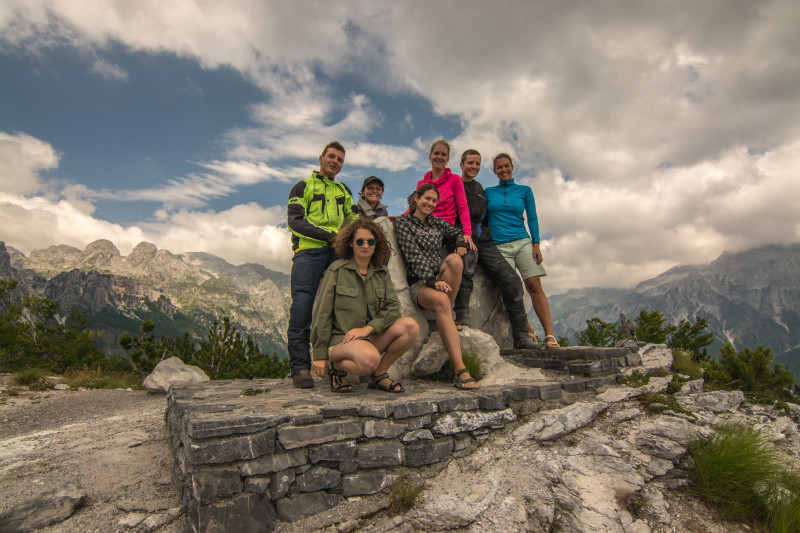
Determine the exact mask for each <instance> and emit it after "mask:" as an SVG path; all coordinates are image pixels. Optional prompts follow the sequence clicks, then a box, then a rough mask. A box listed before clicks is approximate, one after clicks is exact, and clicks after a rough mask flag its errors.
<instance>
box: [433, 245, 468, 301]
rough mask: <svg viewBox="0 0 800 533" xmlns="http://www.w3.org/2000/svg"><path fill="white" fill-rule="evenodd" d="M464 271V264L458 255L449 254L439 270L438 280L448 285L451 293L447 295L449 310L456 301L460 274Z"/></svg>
mask: <svg viewBox="0 0 800 533" xmlns="http://www.w3.org/2000/svg"><path fill="white" fill-rule="evenodd" d="M463 270H464V262H463V261H462V260H461V256H459V255H458V254H450V255H448V256H447V257H445V259H444V262H443V263H442V266H441V268H439V275H438V276H437V278H438V279H440V280H442V281H444V282H447V284H448V285H450V289H451V291H450V292H448V293H447V297H448V298H449V299H450V308H451V309H452V307H453V304H454V303H455V301H456V295H458V288H459V287H460V286H461V272H462V271H463Z"/></svg>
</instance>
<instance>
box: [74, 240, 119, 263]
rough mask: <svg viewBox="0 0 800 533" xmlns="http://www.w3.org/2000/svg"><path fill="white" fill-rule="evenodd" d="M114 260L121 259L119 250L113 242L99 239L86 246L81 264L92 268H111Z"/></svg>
mask: <svg viewBox="0 0 800 533" xmlns="http://www.w3.org/2000/svg"><path fill="white" fill-rule="evenodd" d="M115 259H122V255H121V254H120V253H119V249H118V248H117V247H116V246H114V243H113V242H111V241H109V240H106V239H99V240H96V241H94V242H91V243H89V244H88V245H86V248H85V249H84V250H83V256H82V257H81V263H82V264H83V265H86V266H92V267H94V268H111V266H112V264H113V263H114V260H115Z"/></svg>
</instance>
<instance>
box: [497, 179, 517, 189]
mask: <svg viewBox="0 0 800 533" xmlns="http://www.w3.org/2000/svg"><path fill="white" fill-rule="evenodd" d="M500 185H502V186H503V187H509V186H511V185H514V178H511V179H510V180H507V181H501V182H500Z"/></svg>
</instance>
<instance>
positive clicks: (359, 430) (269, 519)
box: [166, 377, 614, 531]
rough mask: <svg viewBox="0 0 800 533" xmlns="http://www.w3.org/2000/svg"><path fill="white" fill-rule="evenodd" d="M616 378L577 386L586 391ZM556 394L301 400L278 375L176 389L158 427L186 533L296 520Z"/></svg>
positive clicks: (557, 390)
mask: <svg viewBox="0 0 800 533" xmlns="http://www.w3.org/2000/svg"><path fill="white" fill-rule="evenodd" d="M613 381H614V378H613V377H603V378H589V379H584V380H582V382H583V387H584V388H586V387H587V386H588V387H589V388H597V387H600V386H602V385H605V384H608V383H610V382H613ZM562 390H563V387H562V384H561V383H558V382H552V383H550V382H544V383H535V384H523V385H514V386H507V387H503V388H500V387H497V388H486V389H483V390H481V391H480V392H477V393H471V392H461V391H454V390H452V389H445V388H442V387H439V388H434V389H432V390H428V391H421V392H419V393H417V394H415V395H413V396H412V395H410V394H406V395H403V396H401V397H399V398H395V397H389V396H379V397H376V396H375V394H374V393H368V392H364V393H363V394H359V393H358V392H357V393H355V394H353V395H347V396H346V397H344V398H343V397H342V396H343V395H334V394H333V393H329V392H328V391H325V392H324V393H312V394H308V396H307V397H306V398H300V399H298V397H299V394H298V392H297V391H295V390H293V389H291V388H289V387H286V384H285V382H284V381H282V380H251V381H220V382H212V383H204V384H202V385H189V386H184V387H180V388H173V390H172V392H171V393H170V395H169V397H168V409H167V414H166V422H167V427H168V429H169V431H170V439H171V447H172V451H173V457H174V461H175V468H174V480H175V484H176V487H177V488H178V490H179V491H180V493H181V494H182V497H183V501H184V505H185V508H186V510H187V514H188V517H189V524H190V528H191V530H192V531H206V530H209V529H213V528H214V527H218V526H224V527H225V529H226V530H230V531H264V530H265V527H266V528H267V529H271V526H270V524H274V523H275V520H276V519H280V520H283V521H288V522H292V521H296V520H298V519H300V518H303V517H305V516H310V515H313V514H316V513H318V512H321V511H323V510H325V509H328V508H330V507H333V506H335V505H337V504H338V503H340V502H341V501H342V500H343V499H344V498H348V497H352V496H361V495H367V494H374V493H377V492H380V491H383V490H386V489H387V488H388V487H390V486H391V484H392V482H393V481H394V480H395V479H397V477H398V476H399V475H401V474H402V472H404V471H405V470H406V469H409V468H416V467H420V466H424V465H430V464H433V463H437V462H440V461H444V460H446V459H448V458H449V457H451V456H453V455H454V454H458V453H459V452H461V453H468V450H469V449H470V448H472V447H473V446H474V445H475V444H476V443H478V442H480V441H481V440H483V439H485V438H487V436H488V435H489V432H490V431H491V430H492V429H499V428H503V427H505V425H506V424H508V423H509V422H512V421H513V420H515V419H516V416H517V414H515V410H519V409H520V408H522V406H523V405H525V404H526V402H529V401H530V400H547V399H555V398H561V396H562Z"/></svg>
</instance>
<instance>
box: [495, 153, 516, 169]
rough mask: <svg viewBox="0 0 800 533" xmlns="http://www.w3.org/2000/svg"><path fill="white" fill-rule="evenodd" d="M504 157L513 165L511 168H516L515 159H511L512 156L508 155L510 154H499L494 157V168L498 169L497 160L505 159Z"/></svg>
mask: <svg viewBox="0 0 800 533" xmlns="http://www.w3.org/2000/svg"><path fill="white" fill-rule="evenodd" d="M504 157H505V158H506V159H508V162H509V163H511V166H512V167H513V166H514V160H513V159H511V156H510V155H508V154H507V153H505V152H500V153H499V154H497V155H496V156H494V157H493V158H492V168H496V167H497V160H498V159H502V158H504Z"/></svg>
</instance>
